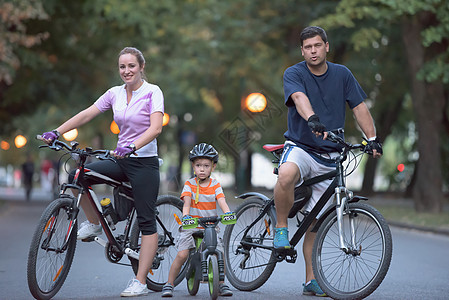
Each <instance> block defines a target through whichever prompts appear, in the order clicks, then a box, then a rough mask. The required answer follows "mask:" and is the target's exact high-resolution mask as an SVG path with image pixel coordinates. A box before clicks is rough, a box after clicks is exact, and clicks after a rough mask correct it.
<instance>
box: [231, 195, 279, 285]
mask: <svg viewBox="0 0 449 300" xmlns="http://www.w3.org/2000/svg"><path fill="white" fill-rule="evenodd" d="M265 205H266V203H265V201H264V200H262V199H260V198H257V197H251V198H248V199H247V200H245V202H243V203H242V204H241V205H240V206H239V207H238V208H237V210H236V216H237V223H236V224H234V225H228V226H226V229H225V232H224V234H223V240H224V241H223V242H224V250H225V259H226V276H227V278H228V280H229V282H230V283H231V284H232V285H233V286H234V287H235V288H237V289H239V290H241V291H253V290H255V289H257V288H259V287H261V286H262V285H263V284H264V283H265V281H267V279H268V278H269V277H270V276H271V273H273V270H274V267H275V266H276V259H275V257H274V255H273V253H272V252H273V251H272V246H273V236H274V226H275V225H276V221H275V216H274V215H272V213H271V211H268V213H266V214H265V215H264V216H263V217H262V218H261V219H260V220H259V221H258V222H256V223H255V224H254V225H252V226H251V227H250V228H249V226H250V225H251V223H252V222H253V221H254V220H255V219H256V218H257V217H258V216H259V215H260V214H261V212H262V209H263V208H264V206H265ZM247 228H249V230H248V232H247V233H246V234H245V231H246V230H247Z"/></svg>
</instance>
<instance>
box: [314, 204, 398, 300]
mask: <svg viewBox="0 0 449 300" xmlns="http://www.w3.org/2000/svg"><path fill="white" fill-rule="evenodd" d="M342 227H343V228H342V229H343V233H344V234H343V240H344V242H345V245H346V247H347V248H348V250H347V251H344V250H342V249H340V243H339V232H338V222H337V213H336V212H332V213H331V214H330V215H329V216H328V217H327V218H326V219H325V220H324V222H323V224H322V225H321V226H320V228H319V230H318V232H317V235H316V238H315V244H314V247H313V252H312V265H313V271H314V273H315V277H316V279H317V281H318V284H319V285H320V287H321V288H322V289H323V291H324V292H325V293H326V294H327V295H328V296H330V297H332V298H334V299H362V298H365V297H367V296H368V295H370V294H371V293H372V292H373V291H374V290H376V288H377V287H378V286H379V285H380V283H381V282H382V280H383V279H384V278H385V275H386V274H387V271H388V268H389V266H390V262H391V255H392V249H393V246H392V238H391V233H390V228H389V227H388V224H387V222H386V221H385V219H384V218H383V216H382V215H381V214H380V213H379V211H377V210H376V209H375V208H374V207H372V206H370V205H366V204H363V203H350V204H349V205H348V207H347V209H346V210H345V212H344V215H343V220H342Z"/></svg>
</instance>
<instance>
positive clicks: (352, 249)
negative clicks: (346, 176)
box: [335, 186, 360, 255]
mask: <svg viewBox="0 0 449 300" xmlns="http://www.w3.org/2000/svg"><path fill="white" fill-rule="evenodd" d="M342 192H344V193H345V194H346V195H345V196H343V197H341V193H342ZM335 197H336V201H337V206H336V210H337V227H338V235H339V242H340V249H341V250H343V251H344V252H345V253H346V254H352V255H358V254H360V252H358V251H357V250H356V247H357V246H356V242H355V225H354V218H353V217H352V216H349V229H350V237H351V245H350V246H349V247H348V245H346V243H345V240H344V237H345V232H344V228H343V212H344V210H345V207H346V203H347V202H348V198H349V200H350V199H352V197H353V193H352V192H351V191H349V190H347V189H346V188H342V187H339V186H337V187H336V188H335Z"/></svg>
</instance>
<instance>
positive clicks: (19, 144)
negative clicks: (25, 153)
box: [14, 134, 27, 148]
mask: <svg viewBox="0 0 449 300" xmlns="http://www.w3.org/2000/svg"><path fill="white" fill-rule="evenodd" d="M26 143H27V139H26V138H25V137H24V136H23V135H20V134H19V135H18V136H16V138H15V139H14V144H16V147H17V148H22V147H23V146H25V145H26Z"/></svg>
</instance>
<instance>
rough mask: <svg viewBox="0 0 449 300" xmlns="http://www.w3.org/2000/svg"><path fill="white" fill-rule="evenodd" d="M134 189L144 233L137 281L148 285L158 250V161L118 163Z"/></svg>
mask: <svg viewBox="0 0 449 300" xmlns="http://www.w3.org/2000/svg"><path fill="white" fill-rule="evenodd" d="M119 164H120V166H121V167H122V170H123V172H125V173H126V176H127V177H128V178H129V181H130V183H131V186H132V190H133V196H134V205H135V207H136V211H137V221H138V222H139V228H140V231H141V232H142V244H141V248H140V254H139V270H138V273H137V276H136V278H137V279H138V280H139V281H140V282H141V283H146V277H147V275H148V272H149V271H150V268H151V265H152V264H153V259H154V256H155V255H156V251H157V248H158V235H157V227H156V215H155V210H156V200H157V196H158V192H159V181H160V179H159V161H158V159H157V157H148V158H129V159H123V160H120V161H119Z"/></svg>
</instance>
